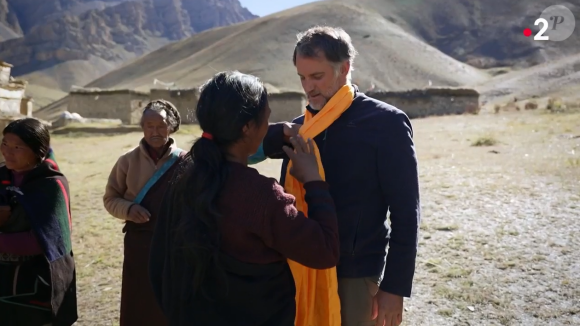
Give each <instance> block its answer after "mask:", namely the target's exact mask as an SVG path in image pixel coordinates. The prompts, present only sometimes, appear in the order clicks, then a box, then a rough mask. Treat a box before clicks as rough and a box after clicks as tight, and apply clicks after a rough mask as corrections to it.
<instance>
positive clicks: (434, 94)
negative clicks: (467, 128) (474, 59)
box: [366, 88, 479, 119]
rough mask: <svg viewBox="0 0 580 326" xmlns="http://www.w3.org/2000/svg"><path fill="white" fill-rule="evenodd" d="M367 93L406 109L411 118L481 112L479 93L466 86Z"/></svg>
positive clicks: (403, 109)
mask: <svg viewBox="0 0 580 326" xmlns="http://www.w3.org/2000/svg"><path fill="white" fill-rule="evenodd" d="M366 95H368V96H370V97H372V98H375V99H377V100H380V101H383V102H385V103H387V104H390V105H393V106H395V107H396V108H398V109H400V110H402V111H404V112H405V113H406V114H407V115H408V116H409V118H410V119H413V118H422V117H428V116H439V115H449V114H464V113H474V112H479V93H478V92H477V91H476V90H473V89H466V88H426V89H416V90H409V91H404V92H390V91H376V92H368V93H366Z"/></svg>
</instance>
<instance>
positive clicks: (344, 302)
mask: <svg viewBox="0 0 580 326" xmlns="http://www.w3.org/2000/svg"><path fill="white" fill-rule="evenodd" d="M379 282H380V276H375V277H362V278H339V279H338V296H339V297H340V315H341V319H342V326H374V325H375V321H374V320H372V319H371V316H372V312H373V297H374V296H375V294H377V291H378V290H379Z"/></svg>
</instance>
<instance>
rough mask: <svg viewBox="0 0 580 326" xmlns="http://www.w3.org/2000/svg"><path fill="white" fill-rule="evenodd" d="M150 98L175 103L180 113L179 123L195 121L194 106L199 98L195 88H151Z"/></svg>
mask: <svg viewBox="0 0 580 326" xmlns="http://www.w3.org/2000/svg"><path fill="white" fill-rule="evenodd" d="M150 98H151V100H157V99H163V100H166V101H169V102H171V103H173V105H175V107H176V108H177V110H178V111H179V114H180V115H181V123H183V124H192V123H196V118H195V108H196V107H197V101H198V100H199V90H198V89H197V88H188V89H161V88H159V89H151V93H150Z"/></svg>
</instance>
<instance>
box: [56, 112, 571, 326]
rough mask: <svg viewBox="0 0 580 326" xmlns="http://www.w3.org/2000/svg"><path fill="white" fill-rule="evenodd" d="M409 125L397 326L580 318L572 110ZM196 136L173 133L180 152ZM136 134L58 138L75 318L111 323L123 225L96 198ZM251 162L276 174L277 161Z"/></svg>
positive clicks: (531, 322)
mask: <svg viewBox="0 0 580 326" xmlns="http://www.w3.org/2000/svg"><path fill="white" fill-rule="evenodd" d="M412 123H413V127H414V130H415V141H416V146H417V152H418V157H419V164H420V179H421V195H422V207H423V208H422V209H423V212H422V217H423V219H422V223H421V236H420V247H419V256H418V259H417V271H416V274H415V282H414V288H413V295H412V298H411V299H406V301H405V315H404V319H405V322H404V325H427V326H431V325H439V326H442V325H580V277H578V275H580V263H579V262H580V237H579V236H578V234H580V222H579V220H578V217H579V216H580V113H561V114H551V113H547V112H545V111H533V112H531V111H530V112H507V113H503V112H502V113H500V114H497V115H496V114H489V113H484V114H481V115H479V116H448V117H436V118H426V119H418V120H413V121H412ZM198 134H199V132H198V131H195V130H194V129H191V128H190V129H189V131H188V130H185V131H184V132H182V133H180V134H178V135H176V139H177V141H178V144H179V145H180V146H181V147H182V148H184V149H188V148H189V147H190V145H191V141H192V140H193V139H194V137H197V135H198ZM139 138H140V134H139V133H136V132H132V133H127V134H124V135H115V136H105V135H87V134H85V133H80V132H73V133H71V134H70V135H55V136H54V140H53V146H54V149H55V152H56V155H57V160H58V163H59V165H60V166H61V168H62V169H63V171H64V172H65V174H66V175H67V177H68V178H69V181H70V186H71V197H72V199H71V200H72V205H73V219H74V229H73V238H74V244H73V245H74V247H73V249H74V252H75V257H76V261H77V272H78V274H77V275H78V282H79V283H78V297H79V304H80V319H79V321H78V323H77V325H91V326H93V325H94V326H96V325H118V311H119V297H120V282H121V266H122V259H123V245H122V244H123V241H122V237H123V234H122V233H121V228H122V222H121V221H119V220H117V219H115V218H113V217H111V216H109V215H108V214H107V213H106V212H105V210H104V208H103V205H102V195H103V190H104V187H105V183H106V179H107V177H108V174H109V172H110V169H111V167H112V166H113V164H114V163H115V161H116V159H117V157H118V156H119V155H121V154H122V153H123V152H125V151H127V150H129V149H130V148H132V147H133V146H135V145H136V144H137V142H138V140H139ZM476 145H478V146H476ZM258 167H259V169H260V171H261V172H262V173H263V174H266V175H270V176H274V177H277V176H278V171H279V162H277V161H266V162H263V163H261V164H260V165H259V166H258Z"/></svg>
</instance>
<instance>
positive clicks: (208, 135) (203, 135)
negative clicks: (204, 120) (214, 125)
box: [201, 131, 213, 140]
mask: <svg viewBox="0 0 580 326" xmlns="http://www.w3.org/2000/svg"><path fill="white" fill-rule="evenodd" d="M201 137H202V138H206V139H209V140H213V135H212V134H210V133H209V132H205V131H204V132H203V133H202V134H201Z"/></svg>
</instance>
